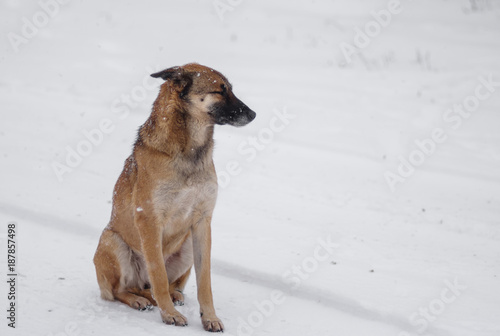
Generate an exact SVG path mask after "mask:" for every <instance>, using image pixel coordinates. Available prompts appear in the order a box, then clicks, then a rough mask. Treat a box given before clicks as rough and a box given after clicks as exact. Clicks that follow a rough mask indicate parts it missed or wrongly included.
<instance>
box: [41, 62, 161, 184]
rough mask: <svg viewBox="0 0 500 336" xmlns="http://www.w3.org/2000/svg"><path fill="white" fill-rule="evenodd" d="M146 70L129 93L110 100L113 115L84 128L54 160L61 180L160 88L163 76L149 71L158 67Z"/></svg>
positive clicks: (54, 166) (53, 168) (55, 169)
mask: <svg viewBox="0 0 500 336" xmlns="http://www.w3.org/2000/svg"><path fill="white" fill-rule="evenodd" d="M157 68H158V67H157ZM146 71H147V75H145V76H144V77H143V80H142V82H141V84H140V85H136V86H134V87H133V88H132V89H130V91H129V92H127V93H122V94H121V95H120V96H119V97H116V98H115V99H114V100H113V101H112V102H111V106H110V110H111V112H112V114H113V117H109V118H102V119H101V120H99V122H98V123H97V125H96V126H95V127H94V128H91V129H90V130H87V129H84V130H82V132H81V133H82V135H81V140H79V141H78V142H77V143H76V144H75V145H73V146H70V145H68V146H66V147H65V151H64V152H65V153H64V155H63V158H62V159H61V161H58V160H54V161H52V163H51V166H52V170H53V171H54V174H55V175H56V177H57V180H58V181H59V182H63V181H64V176H65V175H66V174H68V173H71V172H73V171H74V170H75V169H76V168H77V167H79V166H80V165H81V164H82V163H83V161H84V159H85V158H86V157H88V156H90V155H91V154H92V153H93V152H94V149H95V148H97V147H99V146H101V145H102V144H103V142H104V140H105V138H106V136H107V135H109V134H111V133H113V131H114V130H115V128H116V125H117V124H118V122H119V121H121V120H124V119H126V118H127V117H128V116H129V115H130V112H131V111H132V110H133V109H134V108H136V107H138V106H139V104H140V103H141V102H143V101H144V100H145V99H146V98H147V95H148V92H151V91H155V90H158V86H159V85H160V84H161V83H163V80H161V79H157V78H152V77H151V76H150V75H149V74H151V73H154V72H156V71H157V70H155V69H152V68H147V69H146Z"/></svg>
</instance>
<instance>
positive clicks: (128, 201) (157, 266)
mask: <svg viewBox="0 0 500 336" xmlns="http://www.w3.org/2000/svg"><path fill="white" fill-rule="evenodd" d="M151 76H153V77H155V78H157V77H161V78H162V79H164V80H165V83H163V84H162V86H161V89H160V93H159V95H158V98H157V99H156V101H155V102H154V104H153V111H152V113H151V116H150V117H149V119H148V120H147V121H146V122H145V123H144V125H142V126H141V127H140V129H139V134H138V137H137V140H136V142H135V144H134V149H133V152H132V155H131V156H130V157H129V158H128V159H127V160H126V161H125V166H124V168H123V171H122V173H121V175H120V177H119V178H118V181H117V182H116V185H115V189H114V196H113V211H112V214H111V220H110V222H109V224H108V226H107V227H106V228H105V229H104V231H103V233H102V235H101V239H100V241H99V246H98V247H97V251H96V253H95V256H94V264H95V267H96V273H97V281H98V283H99V287H100V290H101V296H102V298H104V299H106V300H114V299H117V300H119V301H121V302H123V303H126V304H128V305H129V306H131V307H133V308H136V309H140V310H144V309H151V308H152V306H151V305H157V306H158V307H159V309H160V312H161V317H162V319H163V322H165V323H167V324H175V325H178V326H185V325H187V320H186V318H185V317H184V316H182V315H181V314H180V313H179V312H178V311H177V310H176V309H175V308H174V304H183V300H184V297H183V295H182V290H183V289H184V286H185V284H186V282H187V279H188V277H189V273H190V271H191V266H192V265H193V263H194V267H195V271H196V282H197V287H198V301H199V303H200V314H201V320H202V324H203V327H204V328H205V330H208V331H222V330H223V328H224V327H223V324H222V322H221V320H220V319H219V318H218V317H217V316H216V314H215V309H214V305H213V300H212V289H211V281H210V249H211V233H210V231H211V229H210V225H211V224H210V223H211V218H212V212H213V209H214V206H215V199H216V197H217V177H216V174H215V168H214V164H213V161H212V151H213V132H214V124H218V125H223V124H229V125H234V126H243V125H246V124H248V123H249V122H250V121H252V120H253V119H254V118H255V112H253V111H252V110H250V109H249V108H248V107H247V106H246V105H245V104H243V102H241V101H240V100H239V99H238V98H236V96H235V95H234V94H233V92H232V87H231V84H230V83H229V82H228V80H227V79H226V78H225V77H224V76H223V75H222V74H221V73H219V72H217V71H215V70H213V69H210V68H208V67H205V66H202V65H199V64H194V63H192V64H187V65H184V66H182V67H174V68H170V69H166V70H163V71H160V72H158V73H155V74H152V75H151Z"/></svg>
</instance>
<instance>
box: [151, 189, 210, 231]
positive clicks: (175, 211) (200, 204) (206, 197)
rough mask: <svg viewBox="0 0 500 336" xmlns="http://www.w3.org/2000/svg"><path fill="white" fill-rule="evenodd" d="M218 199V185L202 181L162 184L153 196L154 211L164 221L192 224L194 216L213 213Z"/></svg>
mask: <svg viewBox="0 0 500 336" xmlns="http://www.w3.org/2000/svg"><path fill="white" fill-rule="evenodd" d="M216 199H217V183H215V182H213V181H201V182H191V183H182V184H181V183H179V182H176V181H168V182H161V183H159V184H158V186H157V187H156V188H155V191H154V195H153V202H154V209H155V212H156V214H157V216H159V217H160V218H162V219H166V220H169V221H179V220H180V221H185V222H190V219H192V217H194V216H197V217H199V216H203V215H204V214H206V213H211V211H212V210H213V208H214V206H215V201H216Z"/></svg>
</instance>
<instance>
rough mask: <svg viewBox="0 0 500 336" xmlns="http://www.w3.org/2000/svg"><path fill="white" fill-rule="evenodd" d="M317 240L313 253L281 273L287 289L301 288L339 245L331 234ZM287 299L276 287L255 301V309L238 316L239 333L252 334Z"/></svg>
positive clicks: (290, 290) (289, 290) (282, 282)
mask: <svg viewBox="0 0 500 336" xmlns="http://www.w3.org/2000/svg"><path fill="white" fill-rule="evenodd" d="M316 242H317V244H316V246H315V247H314V250H313V252H312V255H310V256H308V257H306V258H304V259H303V260H302V262H301V263H300V264H299V265H293V266H292V267H290V269H288V270H286V271H285V272H284V273H283V274H282V275H281V284H282V285H283V286H284V287H285V288H286V291H288V292H293V291H295V290H297V289H299V288H300V286H301V285H302V283H303V281H305V280H307V279H309V278H310V276H311V274H313V273H314V272H316V271H317V270H318V268H319V266H320V264H321V263H323V262H325V261H326V260H328V259H329V258H330V257H331V256H332V255H333V253H334V251H335V249H336V248H337V247H338V245H337V244H336V243H334V242H333V241H332V239H331V236H330V235H328V236H327V237H326V239H325V238H318V239H317V240H316ZM286 299H287V294H286V293H285V292H283V291H281V290H277V289H276V290H273V291H271V293H270V294H269V298H268V299H264V300H261V301H254V302H253V305H254V307H255V309H254V310H253V311H252V312H251V313H250V314H248V316H247V317H246V318H242V317H238V327H237V331H236V332H237V335H238V336H250V335H252V334H253V333H254V332H255V330H256V329H258V328H259V327H261V326H262V325H263V324H264V321H265V319H266V318H269V317H271V316H272V315H273V314H274V312H275V311H276V308H277V307H279V306H280V305H282V304H283V303H284V302H285V301H286Z"/></svg>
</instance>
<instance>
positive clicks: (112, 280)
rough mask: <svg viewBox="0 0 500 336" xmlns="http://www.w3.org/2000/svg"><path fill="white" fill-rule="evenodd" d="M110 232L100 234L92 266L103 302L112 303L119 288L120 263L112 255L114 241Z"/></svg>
mask: <svg viewBox="0 0 500 336" xmlns="http://www.w3.org/2000/svg"><path fill="white" fill-rule="evenodd" d="M112 235H113V233H112V232H111V231H108V230H105V231H104V232H103V233H102V236H101V239H100V240H99V245H98V246H97V250H96V252H95V255H94V265H95V270H96V275H97V283H98V284H99V288H100V290H101V297H102V298H103V299H104V300H110V301H113V300H114V299H115V296H114V292H115V291H116V289H117V288H118V287H119V286H120V263H119V262H118V258H117V257H116V255H115V254H114V253H113V248H114V245H115V244H114V241H113V237H112Z"/></svg>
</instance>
